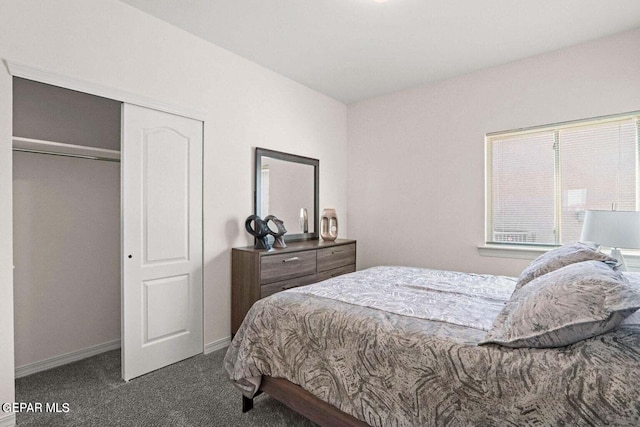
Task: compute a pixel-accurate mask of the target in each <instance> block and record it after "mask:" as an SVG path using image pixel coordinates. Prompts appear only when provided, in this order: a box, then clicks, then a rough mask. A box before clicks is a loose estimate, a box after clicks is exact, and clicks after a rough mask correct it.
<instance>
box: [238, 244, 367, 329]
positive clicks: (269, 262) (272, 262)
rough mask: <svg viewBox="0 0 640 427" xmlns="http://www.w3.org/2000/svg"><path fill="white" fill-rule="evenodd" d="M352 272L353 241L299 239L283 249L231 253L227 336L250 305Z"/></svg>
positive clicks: (354, 255) (248, 249)
mask: <svg viewBox="0 0 640 427" xmlns="http://www.w3.org/2000/svg"><path fill="white" fill-rule="evenodd" d="M353 271H356V241H355V240H348V239H337V240H335V241H332V242H329V241H323V240H303V241H300V242H287V247H286V248H281V249H273V250H271V251H267V250H265V249H255V248H254V247H253V246H247V247H241V248H233V249H232V250H231V333H232V334H235V333H236V331H237V330H238V328H239V327H240V324H241V323H242V321H243V320H244V316H245V315H246V314H247V311H249V308H251V306H252V305H253V303H254V302H256V301H257V300H259V299H260V298H264V297H267V296H269V295H272V294H275V293H276V292H280V291H283V290H286V289H290V288H295V287H297V286H303V285H310V284H312V283H316V282H320V281H322V280H326V279H329V278H331V277H335V276H340V275H342V274H345V273H351V272H353Z"/></svg>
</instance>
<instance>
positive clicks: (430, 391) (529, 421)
mask: <svg viewBox="0 0 640 427" xmlns="http://www.w3.org/2000/svg"><path fill="white" fill-rule="evenodd" d="M582 261H584V260H582ZM589 263H591V264H589ZM547 264H549V263H547ZM569 264H572V265H574V267H575V266H580V267H585V268H586V267H589V268H592V269H593V268H596V269H600V270H602V271H604V270H603V269H605V260H604V259H599V260H597V261H595V260H589V261H584V262H572V263H569ZM581 264H585V265H584V266H583V265H581ZM587 264H588V265H587ZM596 264H597V265H596ZM532 265H533V267H536V265H535V262H534V263H532ZM551 265H552V266H553V265H556V264H553V263H551ZM547 267H548V265H547ZM569 267H570V266H569V265H566V266H561V267H557V266H556V267H555V268H552V269H551V270H548V271H546V270H545V269H544V268H543V269H540V268H539V266H537V267H536V268H537V271H538V272H541V274H539V275H538V276H537V277H534V278H530V279H529V282H530V283H529V284H528V285H526V286H521V283H520V281H521V279H523V276H522V275H521V277H520V278H518V279H516V278H510V277H503V276H492V275H478V274H468V273H460V272H452V271H439V270H430V269H421V268H412V267H384V266H383V267H374V268H370V269H366V270H362V271H357V272H355V273H351V274H348V275H344V276H340V277H336V278H333V279H329V280H327V281H324V282H320V283H317V284H313V285H309V286H305V287H300V288H295V289H290V290H288V291H285V292H280V293H278V294H275V295H272V296H270V297H268V298H265V299H262V300H260V301H258V302H256V304H254V306H253V307H252V308H251V310H250V311H249V313H248V314H247V316H246V318H245V320H244V322H243V324H242V326H241V327H240V329H239V330H238V332H237V334H236V335H235V337H234V339H233V341H232V343H231V345H230V347H229V349H228V351H227V354H226V357H225V361H224V364H225V368H226V370H227V372H228V373H229V376H230V378H231V380H232V381H234V383H235V384H236V385H237V386H238V388H240V389H241V390H242V394H243V399H244V409H245V410H246V409H249V408H250V407H251V402H252V400H251V399H252V398H253V397H254V396H255V395H256V394H258V393H260V392H261V391H265V392H267V393H268V394H270V395H272V396H273V397H275V398H276V399H278V400H281V401H283V402H284V403H285V404H288V405H289V406H291V407H293V408H294V409H295V410H297V411H299V412H301V413H302V414H303V415H305V416H307V417H308V418H310V419H312V420H313V421H315V422H317V423H319V424H321V425H371V426H417V425H423V426H440V425H447V426H449V425H450V426H462V425H465V426H466V425H474V426H475V425H483V426H498V425H500V426H503V425H513V426H523V425H531V426H534V425H535V426H539V425H567V426H569V425H571V426H600V425H616V426H624V425H629V426H635V425H640V314H639V313H637V312H635V310H636V309H637V307H635V306H640V296H639V295H640V280H638V278H637V277H636V276H634V275H633V274H625V275H622V273H618V272H613V271H614V270H613V269H611V268H609V266H606V269H609V270H611V271H612V273H611V274H609V272H608V271H609V270H607V271H605V272H604V274H605V275H607V277H609V278H611V277H613V275H616V277H615V279H616V280H618V277H622V279H621V280H624V282H625V283H623V284H622V285H620V286H621V287H622V288H623V291H624V292H623V296H624V298H618V299H616V300H615V301H614V299H613V297H610V296H609V294H608V293H607V302H608V303H614V304H618V305H617V306H616V307H617V308H616V309H615V310H613V311H615V313H616V315H615V316H609V318H608V319H605V320H606V321H605V322H604V323H602V322H600V324H598V325H595V326H594V324H591V323H589V322H582V323H581V324H580V325H579V331H578V332H576V331H575V330H571V331H570V332H571V334H575V333H584V329H585V328H587V329H590V331H591V332H587V333H591V334H593V330H594V328H595V330H596V333H595V336H593V337H590V338H586V339H579V340H577V341H576V342H574V343H571V344H568V345H565V342H564V341H563V340H566V339H567V331H566V330H563V331H562V333H560V332H558V330H554V331H552V338H551V339H552V340H553V339H555V340H560V341H555V342H556V344H557V343H558V342H560V344H561V345H559V346H555V347H552V348H549V346H548V342H547V341H545V339H549V337H548V336H547V335H545V337H544V339H541V338H540V336H539V335H536V337H535V339H534V340H533V341H531V340H529V341H528V342H526V343H525V344H526V345H524V346H523V345H522V342H521V341H518V340H517V339H515V340H514V339H511V341H509V339H506V338H509V337H508V336H507V337H506V338H505V336H506V335H505V334H502V336H500V333H499V331H498V332H496V329H497V328H496V324H497V323H500V321H502V326H504V324H507V325H508V326H512V323H517V322H516V321H517V319H518V313H519V312H517V310H515V309H513V310H512V312H511V313H510V315H512V317H511V318H508V317H505V310H506V308H507V307H512V304H514V303H513V300H514V299H516V298H514V297H515V296H516V295H524V294H525V292H530V293H531V292H533V290H536V289H538V288H540V287H541V286H539V285H538V282H541V281H543V280H542V279H545V280H546V278H547V277H550V276H552V275H554V274H555V275H556V276H558V277H569V276H570V275H571V274H574V275H575V274H578V273H576V272H577V271H579V274H581V275H582V271H583V270H577V268H574V267H571V268H573V272H571V271H566V272H565V271H564V270H567V269H568V268H569ZM553 270H557V271H553ZM600 270H599V271H600ZM559 272H560V273H562V274H557V273H559ZM525 273H526V272H523V275H525ZM563 275H564V276H563ZM567 275H569V276H567ZM556 276H554V277H556ZM571 277H575V276H571ZM555 280H557V277H556V279H555ZM607 280H608V279H607ZM569 282H571V283H573V282H575V280H574V279H571V280H569ZM585 283H586V285H585V286H587V287H589V289H591V286H592V281H591V279H589V280H586V281H585ZM611 283H614V285H615V286H611ZM611 283H610V282H607V283H605V285H606V286H609V287H613V288H616V289H620V286H617V282H611ZM571 286H573V285H571ZM514 289H516V292H514ZM608 289H609V288H607V291H606V292H609V291H608ZM565 291H568V292H571V295H580V294H581V293H582V291H580V290H578V291H576V290H575V289H573V288H570V289H565ZM537 292H539V291H537ZM540 298H543V299H544V298H546V299H548V296H542V297H540V296H538V301H539V300H540ZM572 298H573V296H570V297H568V298H566V297H565V298H562V299H560V300H554V301H552V305H553V306H555V307H556V308H557V307H559V306H562V305H563V304H565V302H566V301H567V300H571V299H572ZM623 299H624V302H623V303H621V302H620V301H622V300H623ZM612 301H613V302H612ZM621 304H622V305H621ZM534 305H536V306H539V305H541V304H539V303H535V304H534ZM576 305H578V304H577V303H576V302H575V301H574V302H572V303H571V304H568V307H569V308H565V307H560V308H561V309H562V310H563V311H566V310H568V311H571V310H572V309H573V308H572V307H574V306H576ZM521 306H526V304H521ZM521 306H518V309H520V308H521ZM634 307H635V308H634ZM512 308H513V307H512ZM529 308H530V307H529ZM552 310H553V308H552ZM590 311H593V310H590ZM514 313H516V314H514ZM618 314H619V316H618ZM529 315H530V313H527V316H529ZM527 316H525V317H527ZM543 316H545V317H544V318H545V319H546V318H547V317H553V315H551V316H549V315H548V313H546V312H545V313H543ZM571 316H572V317H576V315H575V314H571ZM612 317H616V319H613V320H615V322H613V320H612V319H611V318H612ZM618 318H619V319H618ZM544 322H545V321H544V320H543V321H540V322H538V323H536V324H535V325H534V327H533V330H534V331H538V330H540V329H541V328H543V327H545V325H541V324H542V323H544ZM612 322H613V323H615V325H613V326H612ZM592 323H593V322H592ZM604 324H606V325H604ZM585 325H586V326H585ZM603 325H604V326H603ZM602 327H604V328H605V330H606V331H605V332H602V330H600V329H598V328H602ZM498 329H499V328H498ZM492 334H493V335H492ZM536 334H537V332H536ZM571 334H569V335H571ZM507 335H508V334H507ZM510 338H513V337H510ZM516 338H518V337H516ZM520 338H521V337H520ZM501 340H502V341H501ZM479 344H480V345H479ZM513 347H516V348H513ZM536 347H537V348H536Z"/></svg>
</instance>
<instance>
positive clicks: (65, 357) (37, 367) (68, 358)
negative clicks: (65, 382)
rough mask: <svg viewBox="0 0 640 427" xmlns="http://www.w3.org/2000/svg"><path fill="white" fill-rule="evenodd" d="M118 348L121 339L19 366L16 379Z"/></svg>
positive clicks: (0, 425) (1, 425)
mask: <svg viewBox="0 0 640 427" xmlns="http://www.w3.org/2000/svg"><path fill="white" fill-rule="evenodd" d="M118 348H120V340H119V339H118V340H113V341H109V342H106V343H102V344H98V345H94V346H91V347H87V348H85V349H82V350H78V351H72V352H71V353H67V354H61V355H60V356H54V357H51V358H49V359H45V360H40V361H39V362H34V363H30V364H28V365H23V366H18V367H16V370H15V375H16V378H20V377H26V376H27V375H31V374H35V373H36V372H41V371H46V370H47V369H51V368H56V367H58V366H62V365H66V364H67V363H71V362H75V361H78V360H82V359H86V358H87V357H91V356H95V355H96V354H100V353H104V352H105V351H110V350H115V349H118ZM0 420H1V419H0ZM0 427H4V425H3V424H1V423H0Z"/></svg>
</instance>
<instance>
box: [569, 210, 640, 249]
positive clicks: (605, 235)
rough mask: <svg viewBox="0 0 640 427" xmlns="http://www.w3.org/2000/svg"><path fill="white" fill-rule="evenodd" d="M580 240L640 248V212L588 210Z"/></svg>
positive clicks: (619, 246)
mask: <svg viewBox="0 0 640 427" xmlns="http://www.w3.org/2000/svg"><path fill="white" fill-rule="evenodd" d="M580 240H581V241H583V242H593V243H599V244H601V245H603V246H608V247H610V248H627V249H636V248H640V212H635V211H596V210H593V211H592V210H587V211H586V212H585V216H584V223H583V225H582V236H581V237H580Z"/></svg>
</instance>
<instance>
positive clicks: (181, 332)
mask: <svg viewBox="0 0 640 427" xmlns="http://www.w3.org/2000/svg"><path fill="white" fill-rule="evenodd" d="M122 126H123V143H122V160H121V167H122V220H123V224H122V230H123V236H122V244H123V248H122V251H123V252H122V254H123V274H122V278H123V283H122V315H123V319H122V343H123V344H122V376H123V378H124V379H125V380H127V381H128V380H130V379H131V378H135V377H137V376H139V375H143V374H145V373H147V372H150V371H153V370H155V369H158V368H161V367H163V366H166V365H169V364H171V363H175V362H178V361H180V360H183V359H185V358H187V357H191V356H193V355H196V354H198V353H201V352H202V349H203V337H202V122H199V121H197V120H192V119H188V118H185V117H180V116H175V115H172V114H168V113H163V112H159V111H156V110H150V109H146V108H142V107H138V106H134V105H130V104H123V114H122Z"/></svg>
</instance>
